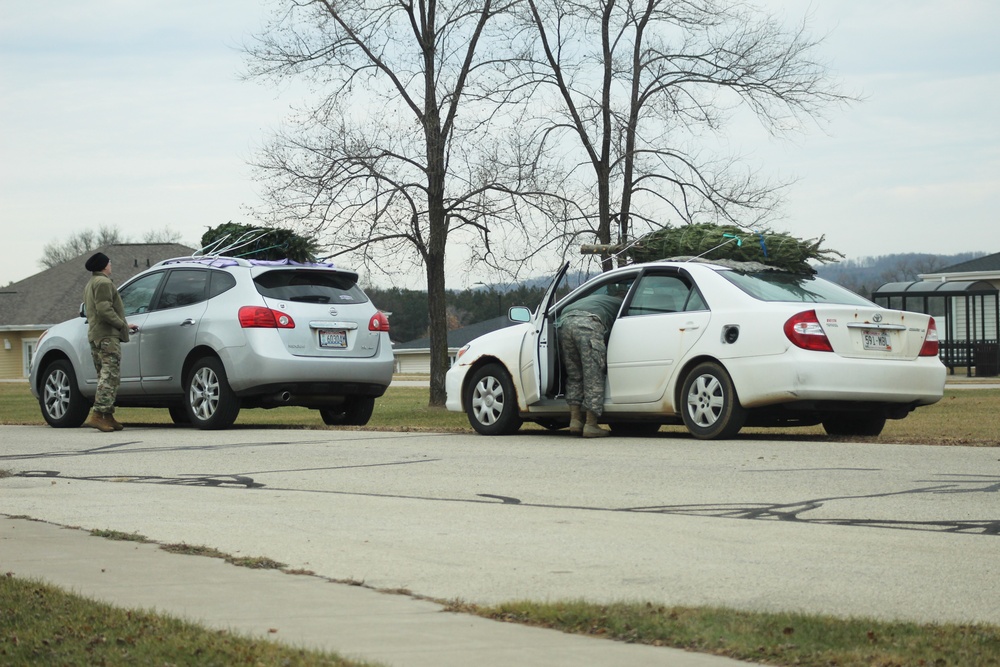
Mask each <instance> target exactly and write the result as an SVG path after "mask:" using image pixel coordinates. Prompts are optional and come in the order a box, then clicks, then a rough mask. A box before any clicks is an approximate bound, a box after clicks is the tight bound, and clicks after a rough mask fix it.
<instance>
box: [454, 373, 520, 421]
mask: <svg viewBox="0 0 1000 667" xmlns="http://www.w3.org/2000/svg"><path fill="white" fill-rule="evenodd" d="M464 402H465V414H466V415H468V417H469V423H470V424H472V428H474V429H475V430H476V431H477V432H478V433H481V434H483V435H510V434H512V433H517V430H518V429H519V428H521V424H522V423H524V422H523V420H522V419H521V416H520V415H519V414H518V410H517V396H516V395H515V393H514V382H513V381H512V380H511V379H510V375H509V374H508V373H507V371H506V370H505V369H504V367H503V366H501V365H500V364H487V365H485V366H483V367H482V368H480V369H479V370H478V371H476V372H475V373H473V375H472V379H471V380H470V382H469V384H468V385H467V388H466V390H465V401H464Z"/></svg>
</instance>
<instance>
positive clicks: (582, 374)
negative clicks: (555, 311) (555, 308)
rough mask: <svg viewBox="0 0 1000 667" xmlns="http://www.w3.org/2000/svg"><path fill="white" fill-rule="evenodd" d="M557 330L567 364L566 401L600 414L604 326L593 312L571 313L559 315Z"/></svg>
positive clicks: (606, 357)
mask: <svg viewBox="0 0 1000 667" xmlns="http://www.w3.org/2000/svg"><path fill="white" fill-rule="evenodd" d="M558 329H559V350H560V352H561V354H562V360H563V364H564V365H565V366H566V402H567V403H568V404H569V405H579V406H580V407H581V408H583V409H584V410H586V411H587V412H593V413H594V414H595V415H597V416H598V417H600V416H601V413H602V412H604V381H605V376H606V373H605V368H606V366H607V362H608V348H607V345H605V343H604V325H603V324H602V323H601V321H600V320H599V319H598V318H597V317H596V316H594V315H590V314H589V313H580V314H575V313H574V314H568V315H566V316H565V317H564V318H561V319H560V320H559V326H558Z"/></svg>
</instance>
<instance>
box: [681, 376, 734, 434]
mask: <svg viewBox="0 0 1000 667" xmlns="http://www.w3.org/2000/svg"><path fill="white" fill-rule="evenodd" d="M681 401H682V403H683V405H682V412H683V417H684V425H685V426H686V427H687V429H688V431H690V432H691V435H693V436H694V437H696V438H700V439H702V440H715V439H725V438H731V437H733V436H734V435H736V434H737V433H739V431H740V429H741V428H743V423H744V422H745V421H746V416H747V413H746V410H745V409H744V408H743V406H741V405H740V399H739V397H738V396H737V395H736V388H735V387H734V386H733V380H732V378H730V377H729V373H727V372H726V369H724V368H723V367H722V366H720V365H719V364H717V363H715V362H712V361H709V362H705V363H702V364H698V365H697V366H695V367H694V368H693V369H691V372H690V373H688V375H687V378H685V380H684V386H683V389H682V390H681Z"/></svg>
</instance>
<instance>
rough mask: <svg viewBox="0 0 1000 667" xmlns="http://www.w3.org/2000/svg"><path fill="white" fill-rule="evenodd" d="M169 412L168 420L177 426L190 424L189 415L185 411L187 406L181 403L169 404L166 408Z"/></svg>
mask: <svg viewBox="0 0 1000 667" xmlns="http://www.w3.org/2000/svg"><path fill="white" fill-rule="evenodd" d="M167 410H168V411H169V412H170V421H172V422H173V423H174V424H175V425H177V426H190V425H191V416H190V415H189V414H188V412H187V408H186V407H185V406H183V405H171V406H170V407H168V408H167Z"/></svg>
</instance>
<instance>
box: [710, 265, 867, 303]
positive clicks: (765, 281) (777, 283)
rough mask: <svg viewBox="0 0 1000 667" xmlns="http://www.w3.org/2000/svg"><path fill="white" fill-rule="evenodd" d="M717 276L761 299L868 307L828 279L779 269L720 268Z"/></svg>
mask: <svg viewBox="0 0 1000 667" xmlns="http://www.w3.org/2000/svg"><path fill="white" fill-rule="evenodd" d="M719 275H721V276H722V277H723V278H725V279H726V280H728V281H729V282H731V283H733V284H734V285H736V286H737V287H739V288H740V289H741V290H743V291H744V292H746V293H747V294H749V295H750V296H752V297H753V298H755V299H760V300H761V301H798V302H806V303H842V304H848V305H852V306H872V305H874V304H873V303H872V302H871V301H869V300H868V299H865V298H864V297H861V296H859V295H857V294H855V293H854V292H852V291H851V290H849V289H847V288H845V287H841V286H840V285H837V284H836V283H831V282H830V281H829V280H824V279H822V278H817V277H816V276H804V275H801V274H794V273H782V272H780V271H762V272H760V273H741V272H738V271H720V272H719Z"/></svg>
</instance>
